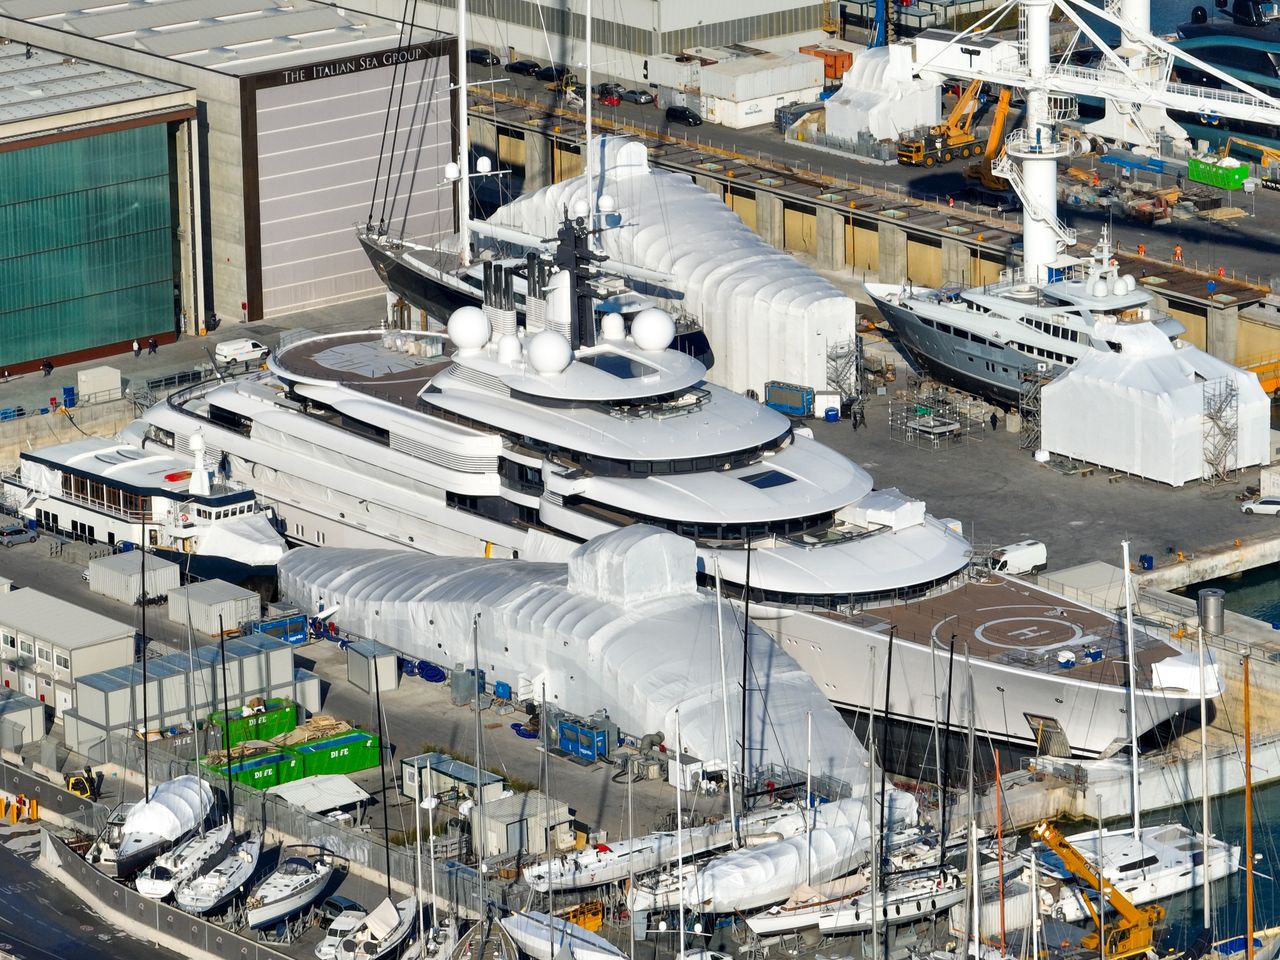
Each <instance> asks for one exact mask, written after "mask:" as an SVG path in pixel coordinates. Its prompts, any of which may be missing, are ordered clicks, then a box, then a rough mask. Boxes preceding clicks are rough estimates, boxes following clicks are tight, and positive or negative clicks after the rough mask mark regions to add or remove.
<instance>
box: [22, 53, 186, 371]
mask: <svg viewBox="0 0 1280 960" xmlns="http://www.w3.org/2000/svg"><path fill="white" fill-rule="evenodd" d="M195 118H196V99H195V92H194V91H193V90H192V89H191V88H190V87H187V86H183V85H182V84H178V83H172V82H168V81H164V80H157V79H154V78H152V77H148V76H145V75H142V74H138V73H132V72H128V71H125V70H120V69H117V68H115V67H108V66H103V65H102V64H100V63H95V62H92V61H89V60H82V59H79V58H75V57H68V56H65V55H63V54H58V53H51V52H49V51H48V50H43V49H39V48H35V47H28V46H27V45H25V44H21V43H14V42H12V41H4V40H0V367H2V368H3V369H4V370H5V371H7V372H9V373H15V374H16V373H19V372H22V371H24V370H34V369H37V368H38V367H39V366H40V365H41V364H42V363H43V361H44V360H45V358H48V357H57V358H60V359H65V360H72V361H75V360H87V359H90V358H92V357H94V356H101V355H103V354H108V353H118V352H122V351H124V350H127V349H129V348H130V345H131V344H132V342H133V341H134V340H143V341H145V340H147V339H149V338H150V337H156V338H158V339H166V338H168V339H172V337H173V336H174V332H175V331H174V327H175V321H177V320H178V319H179V318H180V317H181V315H182V307H183V303H184V302H186V303H187V305H188V307H189V306H190V303H191V300H190V297H191V288H190V283H189V281H190V280H191V279H193V278H194V276H195V274H196V267H197V265H198V262H199V257H198V248H197V247H196V246H195V245H193V244H192V242H191V238H192V222H193V221H192V216H193V212H194V211H193V209H192V198H193V196H194V194H193V191H192V189H191V184H192V171H193V169H194V167H193V166H192V157H193V153H192V150H193V146H194V138H195ZM184 298H185V301H184Z"/></svg>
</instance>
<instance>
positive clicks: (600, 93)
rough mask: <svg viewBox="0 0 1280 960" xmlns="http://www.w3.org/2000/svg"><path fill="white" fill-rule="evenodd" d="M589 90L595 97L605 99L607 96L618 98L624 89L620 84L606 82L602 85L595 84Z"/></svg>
mask: <svg viewBox="0 0 1280 960" xmlns="http://www.w3.org/2000/svg"><path fill="white" fill-rule="evenodd" d="M591 89H592V90H593V91H594V92H595V95H596V96H597V97H605V96H608V95H609V94H613V95H614V96H615V97H620V96H622V94H623V91H624V90H625V89H626V88H625V87H624V86H623V85H622V84H620V83H613V82H612V81H610V80H606V81H604V83H597V84H596V85H595V86H594V87H592V88H591Z"/></svg>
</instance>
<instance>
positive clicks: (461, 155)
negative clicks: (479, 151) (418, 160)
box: [455, 0, 471, 267]
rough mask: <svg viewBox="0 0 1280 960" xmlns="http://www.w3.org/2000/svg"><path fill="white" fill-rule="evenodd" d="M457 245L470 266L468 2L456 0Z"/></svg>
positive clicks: (466, 264)
mask: <svg viewBox="0 0 1280 960" xmlns="http://www.w3.org/2000/svg"><path fill="white" fill-rule="evenodd" d="M457 57H458V90H457V101H456V104H457V105H456V107H455V111H456V112H457V114H458V171H459V173H460V176H459V177H458V195H457V198H456V203H457V211H458V245H459V249H460V251H461V255H462V265H463V266H464V267H465V266H468V265H469V264H470V263H471V137H470V131H469V130H468V129H467V119H468V116H469V114H468V111H467V0H458V53H457Z"/></svg>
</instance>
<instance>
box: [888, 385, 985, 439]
mask: <svg viewBox="0 0 1280 960" xmlns="http://www.w3.org/2000/svg"><path fill="white" fill-rule="evenodd" d="M987 428H988V427H987V407H986V404H985V403H983V402H982V401H981V400H978V399H977V398H976V397H971V396H969V395H968V394H965V393H960V392H958V391H954V390H948V389H945V388H943V387H940V386H939V385H938V384H936V383H934V382H933V381H926V382H925V383H924V384H922V386H921V388H920V389H919V390H917V391H915V392H910V391H906V390H900V391H898V395H897V396H896V397H894V398H893V399H891V400H890V401H889V436H890V438H891V439H893V440H896V441H897V442H898V443H903V444H906V445H907V446H912V447H919V448H920V449H922V450H938V449H939V448H941V447H943V446H949V445H951V444H955V443H963V442H964V441H966V440H981V439H982V433H983V431H985V430H986V429H987Z"/></svg>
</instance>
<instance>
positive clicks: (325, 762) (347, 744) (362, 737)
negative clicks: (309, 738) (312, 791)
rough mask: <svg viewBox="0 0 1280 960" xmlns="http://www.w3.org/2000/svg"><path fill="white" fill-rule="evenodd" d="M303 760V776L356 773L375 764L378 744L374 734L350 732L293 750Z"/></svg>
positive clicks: (361, 731) (377, 755) (357, 731)
mask: <svg viewBox="0 0 1280 960" xmlns="http://www.w3.org/2000/svg"><path fill="white" fill-rule="evenodd" d="M293 752H294V753H296V754H297V755H298V758H299V759H300V760H301V761H302V769H303V773H302V776H306V777H314V776H316V775H318V774H322V773H358V772H359V771H361V770H368V769H369V768H370V767H376V766H377V765H378V758H379V752H380V751H379V741H378V737H377V735H376V734H372V733H366V732H365V731H364V730H350V731H348V732H347V733H340V734H337V735H336V736H333V737H328V738H326V739H324V740H316V741H315V742H314V743H305V744H303V745H302V746H300V747H294V748H293Z"/></svg>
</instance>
